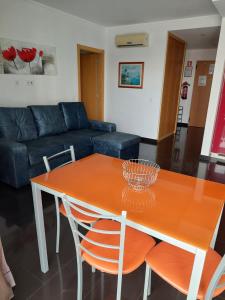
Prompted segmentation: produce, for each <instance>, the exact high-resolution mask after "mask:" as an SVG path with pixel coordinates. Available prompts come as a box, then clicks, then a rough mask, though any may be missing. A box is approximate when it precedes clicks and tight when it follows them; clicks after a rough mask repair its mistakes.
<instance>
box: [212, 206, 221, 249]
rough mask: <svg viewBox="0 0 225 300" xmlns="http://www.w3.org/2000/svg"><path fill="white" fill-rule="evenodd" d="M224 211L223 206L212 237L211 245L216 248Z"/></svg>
mask: <svg viewBox="0 0 225 300" xmlns="http://www.w3.org/2000/svg"><path fill="white" fill-rule="evenodd" d="M222 213H223V208H222V210H221V213H220V217H219V219H218V222H217V225H216V228H215V231H214V234H213V238H212V241H211V243H210V247H211V248H212V249H214V248H215V244H216V239H217V235H218V230H219V227H220V221H221V217H222Z"/></svg>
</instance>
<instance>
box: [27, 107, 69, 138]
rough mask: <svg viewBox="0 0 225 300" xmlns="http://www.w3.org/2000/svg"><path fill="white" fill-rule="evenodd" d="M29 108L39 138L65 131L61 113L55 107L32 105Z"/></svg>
mask: <svg viewBox="0 0 225 300" xmlns="http://www.w3.org/2000/svg"><path fill="white" fill-rule="evenodd" d="M29 107H30V109H31V111H32V113H33V115H34V120H35V122H36V124H37V128H38V135H39V136H47V135H54V134H59V133H62V132H65V131H67V128H66V124H65V121H64V118H63V115H62V112H61V110H60V109H59V107H58V106H57V105H32V106H29Z"/></svg>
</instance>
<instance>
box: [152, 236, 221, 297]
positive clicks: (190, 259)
mask: <svg viewBox="0 0 225 300" xmlns="http://www.w3.org/2000/svg"><path fill="white" fill-rule="evenodd" d="M221 259H222V258H221V256H220V255H219V254H218V253H217V252H216V251H214V250H212V249H209V250H208V252H207V254H206V260H205V265H204V269H203V273H202V279H201V283H200V287H199V292H198V299H204V295H205V293H206V291H207V288H208V285H209V283H210V280H211V278H212V276H213V274H214V272H215V270H216V268H217V266H218V264H219V263H220V261H221ZM146 263H147V264H148V265H149V266H150V268H151V269H152V270H153V271H154V272H155V273H157V274H158V275H159V276H160V277H161V278H163V279H164V280H165V281H167V282H168V283H169V284H171V285H172V286H173V287H175V288H176V289H177V290H179V291H180V292H182V293H183V294H186V295H187V293H188V288H189V283H190V278H191V273H192V268H193V263H194V254H193V253H190V252H187V251H185V250H183V249H180V248H178V247H175V246H173V245H170V244H167V243H165V242H161V243H159V244H158V245H157V246H155V247H154V248H153V249H152V250H151V251H150V252H149V253H148V255H147V256H146ZM220 282H221V283H222V282H225V276H222V278H221V280H220ZM223 290H225V287H223V288H220V289H216V290H215V293H214V296H217V295H219V294H220V293H221V292H222V291H223Z"/></svg>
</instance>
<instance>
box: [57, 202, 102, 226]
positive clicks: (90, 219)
mask: <svg viewBox="0 0 225 300" xmlns="http://www.w3.org/2000/svg"><path fill="white" fill-rule="evenodd" d="M77 207H78V208H80V209H82V210H84V211H85V212H88V213H92V214H94V212H93V211H91V210H89V209H85V208H83V207H81V206H79V205H77ZM59 211H60V213H61V214H62V215H63V216H64V217H66V210H65V207H64V205H63V203H62V204H60V206H59ZM71 212H72V215H73V216H74V217H75V218H77V219H78V220H79V221H80V222H83V223H88V224H89V223H94V222H96V221H97V220H98V219H97V218H93V217H89V216H86V215H84V214H82V213H80V212H78V211H77V210H75V209H73V208H71Z"/></svg>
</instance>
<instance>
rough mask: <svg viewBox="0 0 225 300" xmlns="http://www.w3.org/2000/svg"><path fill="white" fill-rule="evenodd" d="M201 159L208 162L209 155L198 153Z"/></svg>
mask: <svg viewBox="0 0 225 300" xmlns="http://www.w3.org/2000/svg"><path fill="white" fill-rule="evenodd" d="M199 159H200V160H201V161H204V162H209V161H210V159H211V157H210V156H208V155H200V158H199Z"/></svg>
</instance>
